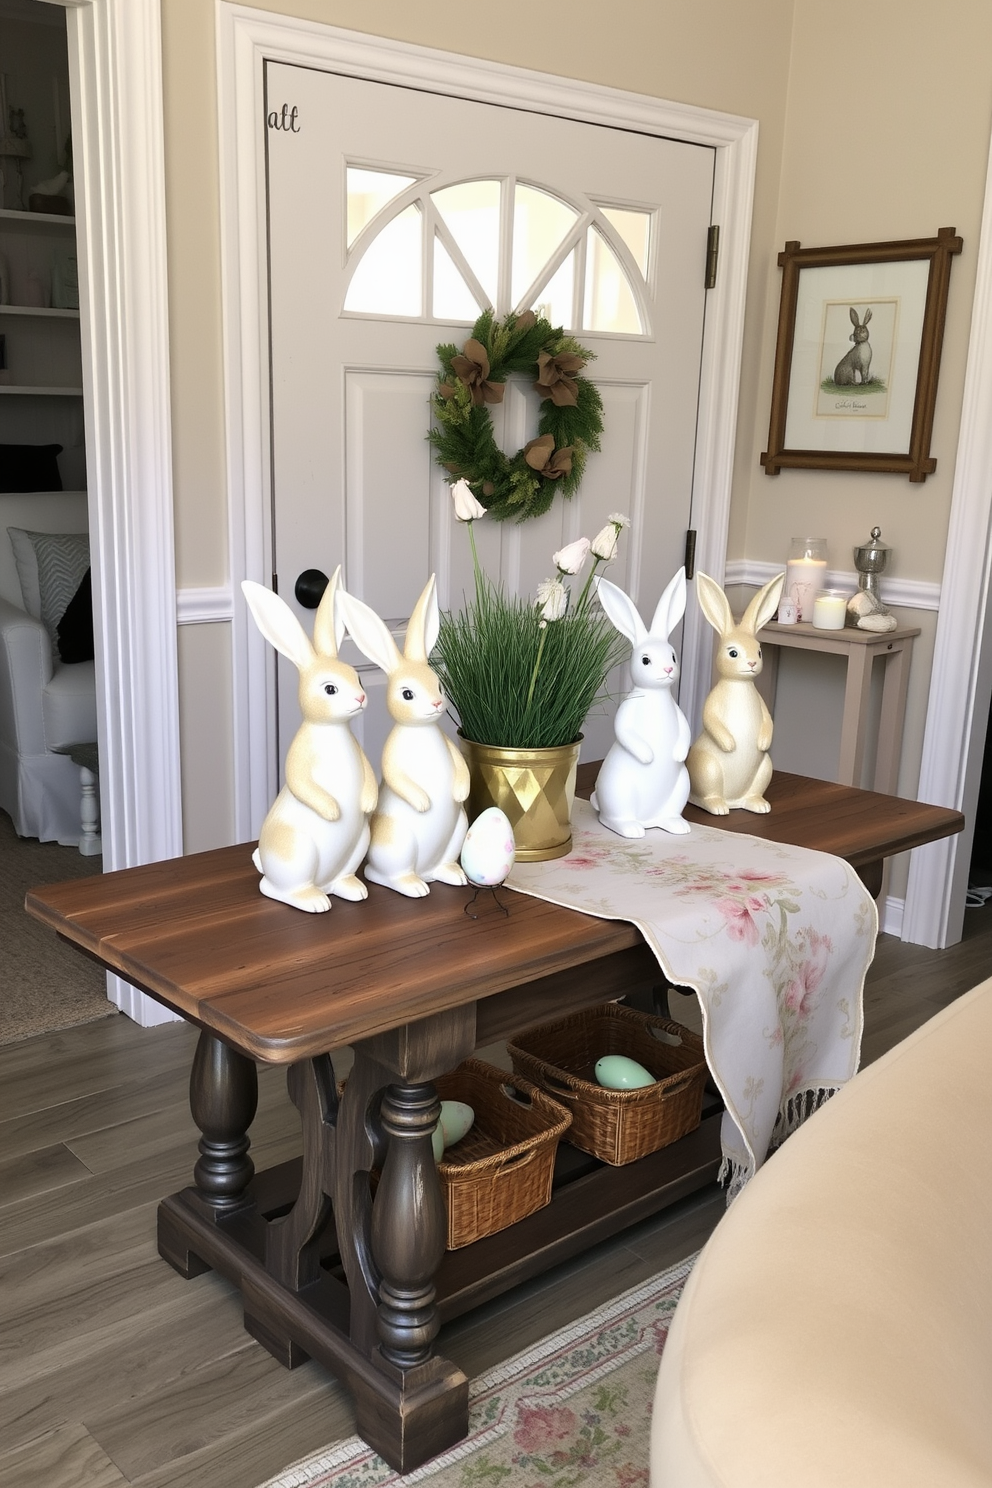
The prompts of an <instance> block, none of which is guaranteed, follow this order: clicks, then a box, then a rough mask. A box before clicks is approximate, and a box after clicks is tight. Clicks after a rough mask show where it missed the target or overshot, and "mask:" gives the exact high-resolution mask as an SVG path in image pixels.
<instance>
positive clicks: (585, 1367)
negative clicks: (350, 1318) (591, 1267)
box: [262, 1256, 695, 1488]
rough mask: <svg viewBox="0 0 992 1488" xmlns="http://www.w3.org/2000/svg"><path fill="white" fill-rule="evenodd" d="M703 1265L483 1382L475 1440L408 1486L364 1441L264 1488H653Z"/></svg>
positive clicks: (648, 1286)
mask: <svg viewBox="0 0 992 1488" xmlns="http://www.w3.org/2000/svg"><path fill="white" fill-rule="evenodd" d="M694 1261H695V1256H691V1257H690V1258H689V1259H688V1260H686V1261H682V1262H680V1263H679V1265H677V1266H673V1267H672V1268H671V1269H670V1270H668V1271H663V1272H661V1273H660V1274H659V1275H658V1276H655V1277H653V1278H652V1279H651V1281H649V1282H645V1283H644V1284H643V1285H641V1286H639V1287H635V1288H633V1289H632V1290H631V1291H629V1292H625V1293H624V1294H623V1296H621V1297H617V1298H616V1299H615V1300H614V1301H612V1302H610V1303H608V1304H607V1305H606V1306H605V1307H601V1308H599V1309H597V1311H596V1312H591V1313H589V1314H588V1315H587V1316H586V1317H584V1318H580V1319H579V1320H578V1322H575V1323H572V1324H571V1326H570V1327H568V1328H565V1329H562V1331H561V1332H559V1333H553V1334H551V1335H550V1337H548V1338H544V1339H542V1340H541V1342H540V1343H539V1344H537V1345H536V1346H535V1347H534V1348H532V1349H528V1350H527V1351H526V1352H525V1353H522V1354H517V1355H516V1356H515V1357H514V1358H512V1359H509V1360H508V1361H507V1362H506V1363H505V1364H500V1365H499V1366H498V1367H497V1368H496V1369H493V1370H490V1372H489V1373H488V1374H485V1375H483V1376H482V1377H481V1378H480V1379H478V1380H474V1381H473V1382H472V1384H471V1386H470V1397H469V1398H470V1411H469V1432H468V1436H467V1437H466V1438H465V1440H464V1441H462V1442H459V1443H458V1445H457V1446H455V1447H452V1449H451V1450H450V1451H449V1452H445V1453H443V1454H442V1455H441V1456H440V1457H435V1458H434V1460H433V1461H432V1462H428V1463H427V1464H425V1466H424V1467H421V1468H418V1469H417V1470H416V1471H415V1472H412V1473H409V1474H408V1475H407V1476H406V1477H401V1476H400V1474H399V1473H397V1472H394V1471H393V1469H392V1468H390V1467H388V1466H387V1465H386V1463H385V1462H383V1460H382V1458H381V1457H379V1456H378V1455H377V1454H376V1453H375V1452H373V1451H372V1449H371V1448H370V1447H368V1446H366V1444H365V1443H364V1442H363V1441H361V1439H360V1438H359V1437H357V1436H355V1437H351V1438H350V1439H349V1440H348V1441H345V1442H340V1443H338V1444H337V1445H336V1446H334V1447H330V1448H328V1449H327V1451H326V1452H322V1453H318V1455H317V1456H316V1457H310V1458H307V1459H306V1460H304V1461H302V1462H298V1463H296V1464H295V1465H294V1466H293V1467H290V1468H287V1469H286V1471H285V1472H283V1473H280V1474H279V1475H278V1476H277V1477H275V1478H270V1479H269V1480H268V1482H267V1483H265V1484H263V1485H262V1488H324V1485H330V1484H333V1485H334V1488H393V1485H396V1488H400V1485H406V1484H411V1485H412V1484H417V1483H428V1484H429V1485H430V1488H499V1485H501V1484H505V1485H506V1488H532V1485H536V1484H542V1485H544V1488H572V1485H577V1484H580V1483H581V1484H590V1485H594V1488H647V1482H648V1453H649V1443H650V1416H651V1403H652V1400H653V1398H654V1386H655V1379H656V1378H657V1374H658V1361H659V1359H660V1357H661V1351H662V1349H663V1348H664V1346H665V1339H666V1338H667V1336H668V1327H669V1323H670V1322H671V1318H672V1313H673V1312H674V1311H675V1304H676V1303H677V1302H678V1299H679V1297H680V1295H681V1293H682V1288H683V1287H684V1285H685V1283H686V1280H687V1278H688V1275H689V1272H690V1271H691V1270H692V1266H693V1263H694Z"/></svg>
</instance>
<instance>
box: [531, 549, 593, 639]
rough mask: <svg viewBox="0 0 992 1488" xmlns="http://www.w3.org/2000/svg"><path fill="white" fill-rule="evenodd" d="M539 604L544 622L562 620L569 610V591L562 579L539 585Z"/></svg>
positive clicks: (545, 581)
mask: <svg viewBox="0 0 992 1488" xmlns="http://www.w3.org/2000/svg"><path fill="white" fill-rule="evenodd" d="M584 541H585V539H584V538H583V542H584ZM537 602H538V604H539V605H540V606H541V619H542V621H547V620H560V619H561V617H562V615H564V613H565V610H566V609H567V608H568V591H567V590H566V588H565V585H564V584H563V583H562V581H561V579H545V580H544V582H543V584H538V586H537Z"/></svg>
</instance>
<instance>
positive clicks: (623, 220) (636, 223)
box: [600, 206, 651, 279]
mask: <svg viewBox="0 0 992 1488" xmlns="http://www.w3.org/2000/svg"><path fill="white" fill-rule="evenodd" d="M600 211H601V212H602V214H603V216H604V217H605V218H606V220H607V222H608V223H609V224H610V226H611V227H615V228H616V230H617V232H618V233H619V234H620V237H621V238H622V239H623V241H624V242H625V243H626V245H627V247H628V248H629V249H630V253H631V257H632V258H633V260H634V262H635V263H636V265H637V267H638V268H639V269H640V271H641V273H642V274H643V275H644V277H645V279H646V278H647V277H648V263H649V262H650V253H651V213H650V212H639V211H637V210H635V209H634V208H629V207H602V206H601V207H600Z"/></svg>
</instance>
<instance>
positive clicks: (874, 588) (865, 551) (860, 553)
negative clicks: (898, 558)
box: [846, 527, 899, 631]
mask: <svg viewBox="0 0 992 1488" xmlns="http://www.w3.org/2000/svg"><path fill="white" fill-rule="evenodd" d="M891 552H892V549H891V548H890V547H889V546H888V544H887V543H883V542H882V529H881V528H880V527H873V528H872V529H871V536H870V538H869V539H868V541H867V542H866V543H862V544H861V546H860V547H857V548H855V549H854V566H855V568H856V569H857V570H858V592H857V594H855V595H853V596H852V598H851V599H849V600H848V602H847V621H846V623H847V624H848V625H850V626H852V627H854V628H857V629H858V630H878V631H885V630H895V628H896V626H897V625H898V623H899V622H898V620H897V619H896V617H895V615H892V614H890V613H889V611H888V609H887V608H886V607H885V605H884V604H883V603H882V596H881V593H880V592H879V587H878V580H879V576H880V575H881V574H883V573H884V572H885V569H886V567H887V565H888V561H889V554H890V553H891Z"/></svg>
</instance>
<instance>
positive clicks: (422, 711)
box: [386, 659, 444, 726]
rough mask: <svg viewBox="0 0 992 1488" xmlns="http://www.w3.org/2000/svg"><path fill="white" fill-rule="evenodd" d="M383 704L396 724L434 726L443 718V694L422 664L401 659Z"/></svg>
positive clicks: (426, 666)
mask: <svg viewBox="0 0 992 1488" xmlns="http://www.w3.org/2000/svg"><path fill="white" fill-rule="evenodd" d="M386 703H387V706H388V708H389V713H390V717H391V718H393V719H394V720H395V722H396V723H403V724H407V725H413V726H417V725H418V724H425V723H437V722H438V721H439V719H440V718H441V717H442V716H443V714H444V692H443V690H442V687H441V684H440V682H439V681H438V679H437V677H436V676H435V674H434V672H433V671H432V670H431V668H430V667H429V666H428V665H427V663H426V662H423V661H410V660H408V659H404V660H403V661H402V662H401V663H400V667H399V670H398V671H396V672H394V673H393V675H392V676H391V677H390V679H389V689H388V692H387V694H386Z"/></svg>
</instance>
